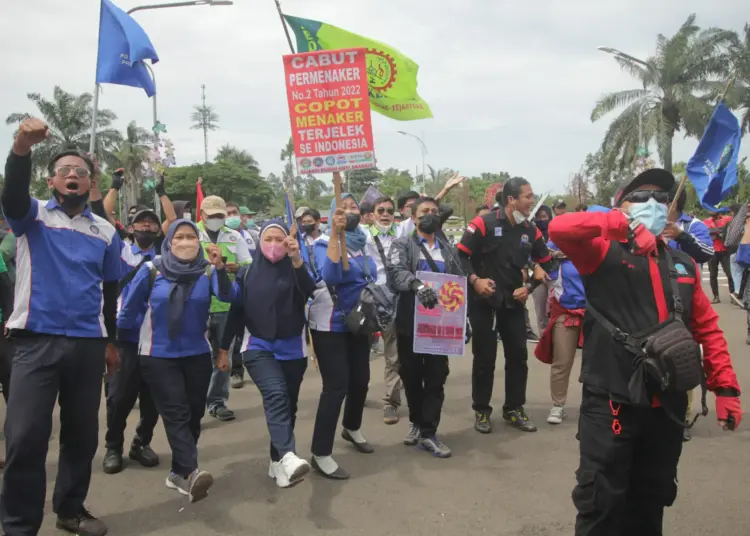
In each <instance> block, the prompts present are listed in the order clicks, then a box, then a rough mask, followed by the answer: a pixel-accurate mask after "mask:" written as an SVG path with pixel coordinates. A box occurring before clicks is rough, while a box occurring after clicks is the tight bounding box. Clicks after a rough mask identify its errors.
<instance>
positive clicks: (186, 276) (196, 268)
mask: <svg viewBox="0 0 750 536" xmlns="http://www.w3.org/2000/svg"><path fill="white" fill-rule="evenodd" d="M183 225H188V226H190V227H192V228H193V230H194V231H195V234H196V236H197V237H199V238H198V240H199V243H198V255H197V256H196V257H195V258H194V259H193V260H192V261H190V262H184V261H181V260H180V259H178V258H177V257H175V256H174V253H172V239H173V238H174V235H175V233H176V232H177V229H178V228H179V227H181V226H183ZM154 266H156V269H157V270H159V273H161V275H162V276H164V278H165V279H166V280H167V281H169V282H170V283H171V284H172V285H171V287H170V289H169V303H168V306H167V314H168V322H169V324H168V328H169V338H170V339H176V338H177V337H178V336H179V335H180V332H181V331H182V316H183V314H184V312H185V304H186V303H187V301H188V299H190V294H191V293H192V292H193V286H195V283H196V281H198V279H200V277H201V276H202V275H204V274H205V273H206V267H207V266H208V261H207V260H206V258H205V256H204V255H203V248H202V247H201V245H200V232H199V231H198V227H197V226H196V225H195V224H194V223H193V222H191V221H188V220H183V219H180V220H176V221H174V222H173V223H172V225H170V226H169V233H167V237H166V238H165V239H164V241H163V242H162V244H161V256H160V257H156V259H154Z"/></svg>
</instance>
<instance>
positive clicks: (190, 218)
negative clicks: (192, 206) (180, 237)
mask: <svg viewBox="0 0 750 536" xmlns="http://www.w3.org/2000/svg"><path fill="white" fill-rule="evenodd" d="M182 219H183V220H187V221H191V220H192V219H193V215H192V214H190V213H189V212H185V213H184V214H183V215H182Z"/></svg>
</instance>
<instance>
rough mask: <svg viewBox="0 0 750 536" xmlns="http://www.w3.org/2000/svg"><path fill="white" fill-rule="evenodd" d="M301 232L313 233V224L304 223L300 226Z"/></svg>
mask: <svg viewBox="0 0 750 536" xmlns="http://www.w3.org/2000/svg"><path fill="white" fill-rule="evenodd" d="M302 232H303V233H305V234H312V233H314V232H315V224H314V223H306V224H303V225H302Z"/></svg>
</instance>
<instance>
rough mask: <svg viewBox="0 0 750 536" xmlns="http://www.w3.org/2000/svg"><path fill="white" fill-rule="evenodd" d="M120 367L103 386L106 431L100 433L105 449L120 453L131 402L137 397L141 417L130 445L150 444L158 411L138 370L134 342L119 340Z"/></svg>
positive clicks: (157, 418) (136, 347) (138, 358)
mask: <svg viewBox="0 0 750 536" xmlns="http://www.w3.org/2000/svg"><path fill="white" fill-rule="evenodd" d="M117 348H118V349H119V351H120V370H118V371H117V372H115V373H114V374H113V375H112V377H111V378H110V379H109V382H108V385H109V387H108V389H107V434H106V435H105V436H104V440H105V442H106V445H107V448H108V449H114V450H116V451H118V452H119V453H120V454H122V447H123V444H124V443H125V427H126V426H127V424H128V415H130V412H131V411H133V407H134V406H135V401H136V400H137V399H138V398H139V397H140V400H141V403H140V411H141V420H140V421H138V426H136V428H135V438H133V444H136V443H138V444H141V445H150V444H151V439H152V438H153V436H154V427H155V426H156V422H157V421H158V420H159V413H158V412H157V411H156V406H155V405H154V401H153V399H152V398H151V391H150V390H149V388H148V385H147V384H146V381H145V380H144V379H143V375H142V373H141V360H140V357H139V356H138V344H137V343H133V342H119V343H117Z"/></svg>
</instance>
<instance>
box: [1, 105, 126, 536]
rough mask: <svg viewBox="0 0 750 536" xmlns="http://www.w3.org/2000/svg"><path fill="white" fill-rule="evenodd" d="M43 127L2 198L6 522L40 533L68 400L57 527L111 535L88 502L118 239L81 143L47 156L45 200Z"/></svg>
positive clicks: (10, 163) (113, 359)
mask: <svg viewBox="0 0 750 536" xmlns="http://www.w3.org/2000/svg"><path fill="white" fill-rule="evenodd" d="M47 135H48V127H47V125H46V124H45V123H44V122H43V121H41V120H40V119H35V118H29V119H26V120H24V121H23V122H22V123H21V126H20V128H19V130H18V134H17V135H16V138H15V141H14V142H13V147H12V149H11V152H10V155H9V156H8V160H7V162H6V165H5V184H4V186H3V190H2V195H1V196H0V202H1V203H2V209H3V212H4V214H5V217H6V219H7V221H8V223H9V225H10V228H11V229H12V230H13V233H14V235H15V236H16V237H17V240H18V256H17V261H16V300H17V301H16V307H15V309H14V311H13V314H12V315H11V316H10V318H9V319H8V322H7V324H6V327H7V329H8V333H9V337H10V339H11V341H12V344H11V346H12V350H11V352H12V359H13V363H14V364H13V374H12V379H11V389H10V397H9V399H8V408H7V416H6V421H5V439H6V460H5V471H4V474H3V489H2V496H0V520H1V521H2V526H3V531H4V532H5V533H6V534H9V535H16V534H37V533H38V532H39V528H40V526H41V524H42V517H43V515H44V500H45V488H46V477H45V467H44V465H45V461H46V457H47V446H48V443H49V439H50V433H51V432H52V411H53V409H54V407H55V402H56V401H58V399H59V403H60V421H61V427H60V457H59V468H58V473H57V480H56V482H55V491H54V494H53V496H52V508H53V511H54V512H55V513H56V514H57V527H58V528H60V529H63V530H67V531H68V532H72V533H77V534H80V535H81V536H84V535H85V536H103V535H104V534H106V533H107V527H106V526H105V525H104V523H102V522H101V521H99V520H98V519H96V518H95V517H94V516H92V515H91V514H90V513H89V512H88V511H87V510H86V509H85V508H84V506H83V502H84V500H85V499H86V495H87V494H88V490H89V483H90V481H91V462H92V460H93V458H94V454H95V453H96V448H97V443H98V436H99V403H100V400H101V389H102V374H103V373H104V365H105V358H106V364H107V368H108V372H109V373H110V374H111V373H113V372H114V370H115V369H116V368H118V367H119V356H118V354H117V350H116V348H115V346H114V339H115V331H116V327H115V314H116V309H117V281H118V279H119V278H120V276H121V271H122V269H121V266H120V239H119V237H118V236H117V233H116V232H115V229H114V227H112V225H111V224H110V223H109V222H107V221H106V220H104V219H103V218H101V217H99V216H96V215H94V214H93V213H92V212H91V209H90V208H89V205H88V203H87V201H88V198H89V192H90V190H91V186H92V174H93V173H94V165H93V162H92V161H91V159H89V158H88V157H87V156H85V155H83V154H81V153H79V152H78V151H75V150H68V151H64V152H62V153H60V154H58V155H56V156H54V157H53V158H52V160H51V161H50V162H49V165H48V179H47V184H48V185H49V187H50V188H51V189H52V193H53V195H52V198H51V199H50V200H48V201H40V200H37V199H34V198H32V197H31V195H30V194H29V184H30V181H31V149H32V147H33V146H34V145H37V144H39V143H42V142H44V141H45V139H46V138H47Z"/></svg>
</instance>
